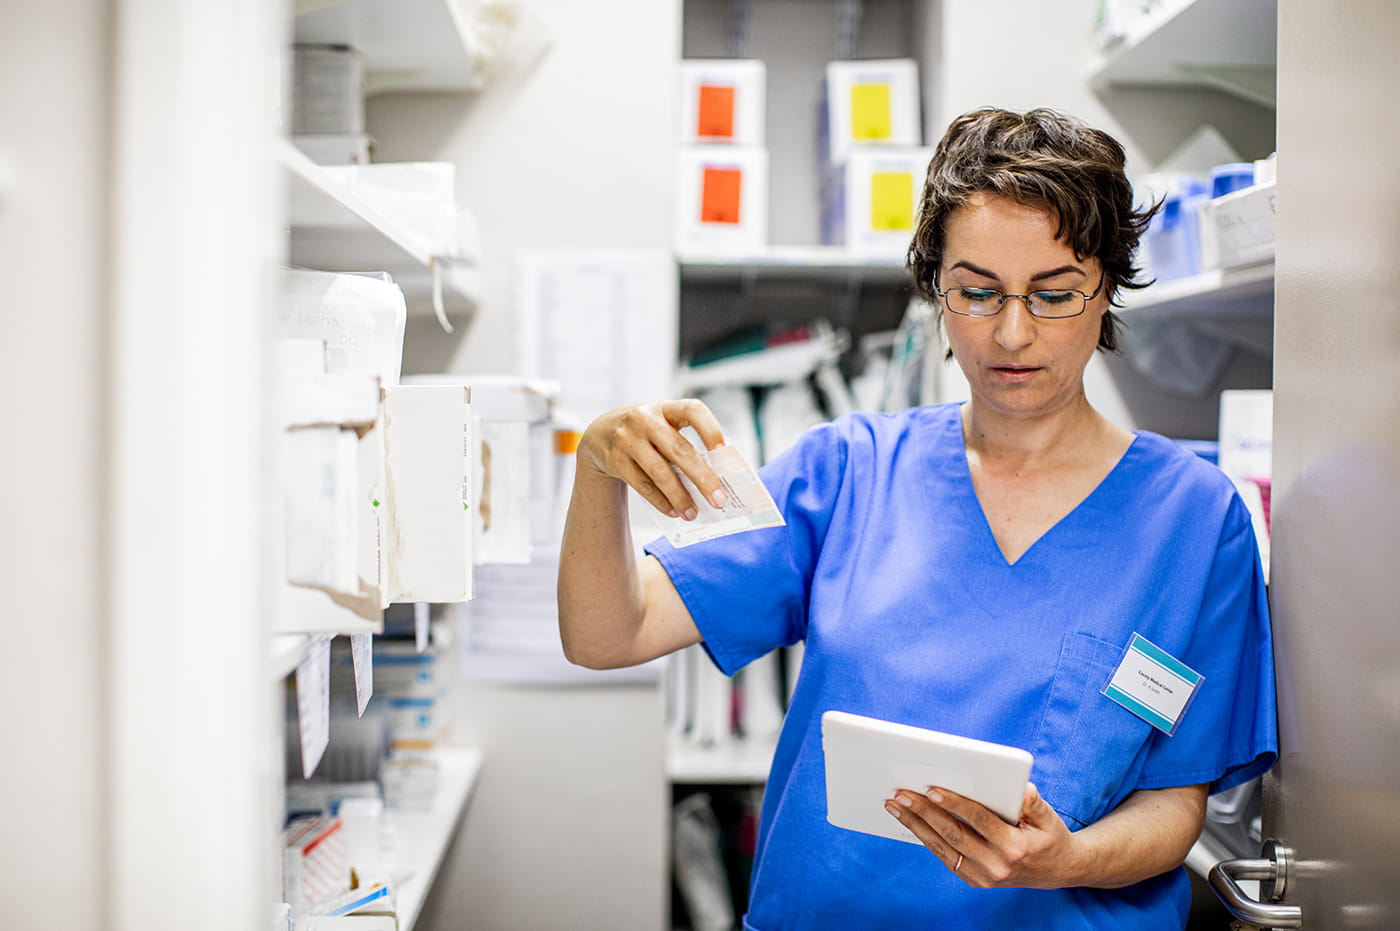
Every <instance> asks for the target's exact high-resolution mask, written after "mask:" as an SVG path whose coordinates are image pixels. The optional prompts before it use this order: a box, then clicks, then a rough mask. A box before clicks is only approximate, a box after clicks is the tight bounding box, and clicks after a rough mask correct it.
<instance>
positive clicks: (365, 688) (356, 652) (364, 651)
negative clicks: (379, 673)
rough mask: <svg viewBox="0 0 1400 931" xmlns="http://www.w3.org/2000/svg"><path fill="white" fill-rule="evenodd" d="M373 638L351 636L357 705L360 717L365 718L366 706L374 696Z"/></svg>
mask: <svg viewBox="0 0 1400 931" xmlns="http://www.w3.org/2000/svg"><path fill="white" fill-rule="evenodd" d="M373 638H374V635H373V634H351V635H350V660H351V662H352V663H353V664H354V666H355V704H356V705H357V706H358V707H359V711H360V717H364V716H365V706H366V705H368V704H369V699H370V696H371V695H373V694H374V646H373Z"/></svg>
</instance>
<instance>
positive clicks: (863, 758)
mask: <svg viewBox="0 0 1400 931" xmlns="http://www.w3.org/2000/svg"><path fill="white" fill-rule="evenodd" d="M821 730H822V749H823V755H824V757H825V770H826V800H827V821H828V822H830V823H831V824H833V825H835V826H836V827H839V828H846V829H848V830H852V831H861V832H863V833H866V834H874V835H876V836H877V837H888V838H890V839H891V840H901V841H905V842H907V843H913V844H922V843H923V842H922V841H920V840H919V839H918V838H917V837H915V836H914V834H913V833H912V832H910V831H909V829H908V828H906V827H904V825H902V824H900V823H899V821H897V820H896V819H895V818H894V817H893V816H892V815H890V813H889V812H888V811H886V810H885V802H886V800H888V799H890V798H893V797H894V793H895V792H896V791H897V790H899V789H910V790H913V791H915V792H919V793H923V792H927V791H928V789H929V787H930V786H931V785H937V786H941V787H942V788H945V789H948V790H950V791H952V792H956V793H958V794H959V795H964V796H967V797H968V798H971V799H973V800H974V801H977V802H980V803H981V804H983V805H985V806H987V807H988V808H989V809H991V810H992V811H993V812H995V813H996V814H997V815H998V816H999V817H1000V818H1002V820H1004V821H1006V822H1008V823H1010V824H1015V823H1016V822H1017V821H1018V820H1020V816H1021V804H1022V802H1023V801H1024V798H1025V791H1026V785H1027V783H1028V782H1029V781H1030V774H1031V766H1032V765H1033V763H1034V758H1033V757H1032V755H1031V754H1030V753H1029V752H1028V751H1026V750H1022V749H1021V748H1019V747H1010V746H1007V745H1005V744H998V743H992V742H990V741H985V740H975V739H972V738H970V737H959V736H957V735H954V734H947V733H944V732H942V731H935V730H929V729H928V728H923V727H915V726H913V725H909V724H897V723H895V722H893V721H884V720H881V719H879V718H871V717H867V716H865V715H858V714H852V713H850V712H847V711H836V710H831V711H827V712H824V713H823V714H822V717H821Z"/></svg>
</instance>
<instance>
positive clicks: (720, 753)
mask: <svg viewBox="0 0 1400 931" xmlns="http://www.w3.org/2000/svg"><path fill="white" fill-rule="evenodd" d="M775 747H776V741H772V740H730V741H725V742H724V743H721V744H718V745H716V746H713V747H695V746H691V745H689V744H685V743H681V742H678V741H676V742H672V743H670V744H668V745H667V747H666V778H667V779H668V780H670V781H671V782H672V783H675V784H681V783H703V784H713V785H719V784H728V785H749V784H752V785H761V784H762V783H764V782H766V781H767V780H768V770H769V767H771V766H772V764H773V751H774V749H775Z"/></svg>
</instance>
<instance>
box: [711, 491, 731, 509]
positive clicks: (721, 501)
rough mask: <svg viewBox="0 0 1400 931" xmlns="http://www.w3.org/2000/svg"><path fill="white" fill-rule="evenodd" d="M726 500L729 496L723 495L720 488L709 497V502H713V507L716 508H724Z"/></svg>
mask: <svg viewBox="0 0 1400 931" xmlns="http://www.w3.org/2000/svg"><path fill="white" fill-rule="evenodd" d="M728 500H729V496H728V495H726V494H725V493H724V489H722V488H717V489H715V493H714V494H712V495H710V501H711V502H713V503H714V506H715V507H717V508H722V507H724V505H725V502H727V501H728Z"/></svg>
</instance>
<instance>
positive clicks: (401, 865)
mask: <svg viewBox="0 0 1400 931" xmlns="http://www.w3.org/2000/svg"><path fill="white" fill-rule="evenodd" d="M438 760H439V762H440V764H441V767H442V768H441V770H440V771H439V775H438V779H439V781H438V794H437V798H436V799H434V801H433V806H432V808H430V809H428V810H425V811H400V810H396V809H389V810H388V811H386V813H385V821H386V825H385V827H386V830H387V831H388V833H389V836H390V837H392V838H393V847H392V849H391V850H390V851H389V856H388V862H387V867H388V872H389V873H390V875H399V874H404V873H407V874H410V875H409V878H408V879H406V880H404V881H403V882H401V883H400V884H399V886H398V888H397V889H396V890H395V907H396V909H397V911H398V916H399V931H412V928H413V924H414V922H416V921H417V920H418V913H419V912H420V911H422V909H423V902H424V901H425V900H426V899H427V898H428V892H429V891H430V890H431V889H432V887H433V880H434V879H435V878H436V877H437V872H438V869H439V868H440V867H441V866H442V859H443V856H444V855H445V854H446V853H447V848H448V847H449V846H450V845H451V843H452V838H453V836H454V835H455V834H456V833H457V825H458V824H459V823H460V822H461V820H462V815H463V813H464V812H465V811H466V810H467V803H468V802H469V801H470V800H471V796H472V792H473V791H474V790H475V789H476V784H477V779H478V777H479V776H480V775H481V763H482V756H481V751H479V750H470V749H455V748H447V749H443V750H439V751H438Z"/></svg>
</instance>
